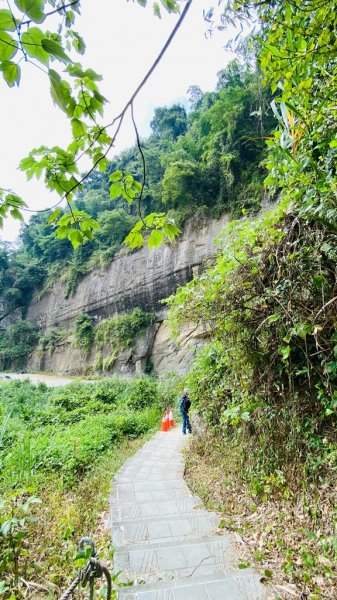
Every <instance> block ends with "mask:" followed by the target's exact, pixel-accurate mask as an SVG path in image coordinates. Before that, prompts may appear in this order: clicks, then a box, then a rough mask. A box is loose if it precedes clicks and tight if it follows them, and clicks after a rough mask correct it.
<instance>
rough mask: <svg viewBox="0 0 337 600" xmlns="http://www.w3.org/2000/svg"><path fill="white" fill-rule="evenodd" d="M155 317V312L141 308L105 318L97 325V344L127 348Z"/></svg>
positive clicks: (101, 346) (98, 345)
mask: <svg viewBox="0 0 337 600" xmlns="http://www.w3.org/2000/svg"><path fill="white" fill-rule="evenodd" d="M155 319H156V315H155V314H154V313H147V312H144V311H143V310H142V309H141V308H135V309H134V310H133V311H131V312H130V313H124V314H121V315H119V316H118V317H114V318H112V319H103V321H101V322H100V323H99V324H98V325H97V326H96V327H95V345H96V346H97V347H98V348H103V346H104V344H111V345H112V347H117V348H118V349H122V348H127V347H129V346H131V345H132V343H133V341H134V339H135V337H136V336H137V335H139V334H140V333H142V332H143V331H144V329H146V327H148V326H149V325H151V324H152V323H154V321H155Z"/></svg>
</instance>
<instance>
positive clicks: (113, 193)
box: [110, 182, 122, 200]
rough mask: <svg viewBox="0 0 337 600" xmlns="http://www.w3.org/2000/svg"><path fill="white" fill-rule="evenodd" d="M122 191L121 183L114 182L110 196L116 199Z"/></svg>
mask: <svg viewBox="0 0 337 600" xmlns="http://www.w3.org/2000/svg"><path fill="white" fill-rule="evenodd" d="M121 193H122V187H121V185H120V183H117V182H116V183H113V184H112V185H111V186H110V198H111V199H112V200H114V199H115V198H118V197H119V196H120V195H121Z"/></svg>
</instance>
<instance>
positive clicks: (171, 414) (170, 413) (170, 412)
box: [169, 408, 174, 429]
mask: <svg viewBox="0 0 337 600" xmlns="http://www.w3.org/2000/svg"><path fill="white" fill-rule="evenodd" d="M169 424H170V429H171V427H174V419H173V412H172V408H170V410H169Z"/></svg>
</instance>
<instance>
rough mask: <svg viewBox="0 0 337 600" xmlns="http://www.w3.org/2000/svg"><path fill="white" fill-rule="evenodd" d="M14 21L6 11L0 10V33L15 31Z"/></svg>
mask: <svg viewBox="0 0 337 600" xmlns="http://www.w3.org/2000/svg"><path fill="white" fill-rule="evenodd" d="M15 29H16V27H15V20H14V18H13V17H12V15H11V13H10V11H9V10H7V9H1V10H0V31H4V30H6V31H15Z"/></svg>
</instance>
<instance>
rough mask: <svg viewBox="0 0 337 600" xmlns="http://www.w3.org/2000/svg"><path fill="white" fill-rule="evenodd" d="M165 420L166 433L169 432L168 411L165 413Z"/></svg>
mask: <svg viewBox="0 0 337 600" xmlns="http://www.w3.org/2000/svg"><path fill="white" fill-rule="evenodd" d="M165 419H166V431H170V417H169V411H168V410H167V411H166V413H165Z"/></svg>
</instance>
